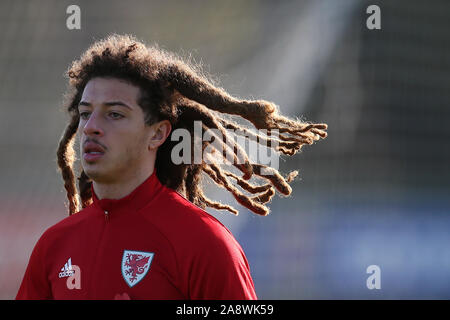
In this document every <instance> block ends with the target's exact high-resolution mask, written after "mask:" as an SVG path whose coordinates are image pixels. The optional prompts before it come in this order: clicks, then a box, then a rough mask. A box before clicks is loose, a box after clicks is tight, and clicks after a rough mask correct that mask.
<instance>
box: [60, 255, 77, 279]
mask: <svg viewBox="0 0 450 320" xmlns="http://www.w3.org/2000/svg"><path fill="white" fill-rule="evenodd" d="M74 273H75V271H74V270H73V269H72V258H69V260H67V262H66V264H65V265H64V267H62V268H61V272H60V273H59V277H60V278H64V277H70V276H72V275H73V274H74Z"/></svg>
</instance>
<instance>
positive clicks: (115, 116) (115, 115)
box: [109, 112, 123, 119]
mask: <svg viewBox="0 0 450 320" xmlns="http://www.w3.org/2000/svg"><path fill="white" fill-rule="evenodd" d="M109 116H110V117H111V118H113V119H121V118H123V115H121V114H120V113H117V112H110V113H109Z"/></svg>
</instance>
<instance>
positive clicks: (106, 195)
mask: <svg viewBox="0 0 450 320" xmlns="http://www.w3.org/2000/svg"><path fill="white" fill-rule="evenodd" d="M152 173H153V170H152V171H151V172H150V173H148V172H147V174H143V175H139V176H136V177H135V178H133V179H128V180H126V181H120V182H118V183H108V184H106V183H98V182H95V181H93V182H92V185H93V187H94V191H95V194H96V195H97V198H98V199H100V200H101V199H121V198H123V197H126V196H127V195H129V194H130V193H131V192H133V191H134V189H136V188H137V187H138V186H140V185H141V184H142V183H143V182H144V181H145V180H147V179H148V177H150V176H151V175H152Z"/></svg>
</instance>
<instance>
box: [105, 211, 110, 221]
mask: <svg viewBox="0 0 450 320" xmlns="http://www.w3.org/2000/svg"><path fill="white" fill-rule="evenodd" d="M108 220H109V212H108V211H107V210H105V221H108Z"/></svg>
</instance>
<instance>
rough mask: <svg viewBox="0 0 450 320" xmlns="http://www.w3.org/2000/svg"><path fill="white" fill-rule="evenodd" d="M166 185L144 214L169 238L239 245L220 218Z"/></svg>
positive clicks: (190, 242)
mask: <svg viewBox="0 0 450 320" xmlns="http://www.w3.org/2000/svg"><path fill="white" fill-rule="evenodd" d="M164 188H165V192H162V194H161V196H160V197H158V201H157V202H156V203H154V206H152V207H151V208H149V209H150V210H148V211H146V212H144V214H145V215H146V216H147V218H148V219H149V220H150V221H151V222H152V223H154V224H155V225H156V226H157V227H158V228H159V229H160V231H161V232H162V233H163V234H165V235H166V236H167V238H168V239H171V240H173V241H177V240H179V242H185V243H186V244H187V243H189V244H190V245H196V246H198V247H203V248H205V247H208V246H214V245H218V244H219V245H220V244H223V243H225V244H227V245H232V246H237V247H239V245H238V243H237V242H236V240H235V239H234V236H233V235H232V233H231V232H230V230H228V228H227V227H225V226H224V225H223V224H222V223H221V222H220V221H219V220H217V219H216V218H215V217H213V216H212V215H210V214H209V213H208V212H206V211H205V210H203V209H202V208H200V207H198V206H196V205H194V204H193V203H192V202H190V201H189V200H187V199H186V198H184V197H183V196H181V195H180V194H179V193H178V192H176V191H175V190H173V189H170V188H167V187H164Z"/></svg>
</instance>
